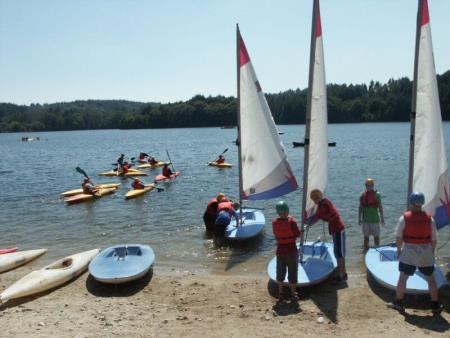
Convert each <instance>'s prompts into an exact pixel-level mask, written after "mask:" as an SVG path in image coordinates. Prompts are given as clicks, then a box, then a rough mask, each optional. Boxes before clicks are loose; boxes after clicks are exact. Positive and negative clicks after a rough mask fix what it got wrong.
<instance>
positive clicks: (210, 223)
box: [203, 193, 225, 233]
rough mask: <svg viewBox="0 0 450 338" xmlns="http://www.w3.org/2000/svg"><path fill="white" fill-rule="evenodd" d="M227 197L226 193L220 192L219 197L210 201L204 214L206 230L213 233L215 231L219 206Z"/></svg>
mask: <svg viewBox="0 0 450 338" xmlns="http://www.w3.org/2000/svg"><path fill="white" fill-rule="evenodd" d="M224 198H225V194H224V193H219V194H218V195H217V197H214V198H213V199H211V200H210V201H209V202H208V205H207V206H206V210H205V212H204V214H203V222H204V223H205V227H206V231H207V232H209V233H212V232H213V231H214V223H215V222H216V218H217V208H218V207H219V203H220V202H222V200H223V199H224Z"/></svg>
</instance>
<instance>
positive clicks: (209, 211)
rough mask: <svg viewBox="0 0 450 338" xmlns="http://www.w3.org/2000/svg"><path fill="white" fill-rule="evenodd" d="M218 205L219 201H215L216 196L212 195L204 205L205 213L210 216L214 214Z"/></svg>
mask: <svg viewBox="0 0 450 338" xmlns="http://www.w3.org/2000/svg"><path fill="white" fill-rule="evenodd" d="M218 206H219V202H217V198H215V197H214V198H213V199H212V200H211V201H209V202H208V205H207V206H206V213H207V214H209V215H211V216H216V214H217V207H218Z"/></svg>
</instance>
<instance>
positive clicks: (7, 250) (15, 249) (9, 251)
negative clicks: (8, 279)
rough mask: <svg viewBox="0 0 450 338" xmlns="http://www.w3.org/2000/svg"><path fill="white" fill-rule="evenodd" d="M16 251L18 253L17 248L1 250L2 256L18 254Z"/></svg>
mask: <svg viewBox="0 0 450 338" xmlns="http://www.w3.org/2000/svg"><path fill="white" fill-rule="evenodd" d="M16 251H17V248H6V249H0V255H3V254H8V253H11V252H16Z"/></svg>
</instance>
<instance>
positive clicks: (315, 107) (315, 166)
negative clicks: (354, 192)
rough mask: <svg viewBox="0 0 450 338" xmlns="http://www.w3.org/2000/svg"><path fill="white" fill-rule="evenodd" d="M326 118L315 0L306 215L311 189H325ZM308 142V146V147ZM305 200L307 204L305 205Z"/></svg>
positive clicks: (305, 195) (320, 42) (306, 139)
mask: <svg viewBox="0 0 450 338" xmlns="http://www.w3.org/2000/svg"><path fill="white" fill-rule="evenodd" d="M327 126H328V117H327V85H326V81H325V63H324V54H323V41H322V25H321V20H320V8H319V1H318V0H315V1H314V8H313V22H312V32H311V51H310V68H309V88H308V107H307V112H306V123H305V127H306V131H305V163H304V166H305V167H304V175H303V180H304V182H303V187H304V189H305V188H306V189H305V190H304V196H303V210H306V212H307V216H308V217H309V216H310V214H311V212H312V210H313V208H314V206H315V205H314V202H313V201H312V200H311V199H310V198H309V194H310V192H311V191H312V190H314V189H319V190H321V191H322V192H323V191H325V189H326V187H327V181H328V132H327ZM308 144H309V146H308ZM305 203H306V205H305Z"/></svg>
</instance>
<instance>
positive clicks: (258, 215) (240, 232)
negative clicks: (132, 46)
mask: <svg viewBox="0 0 450 338" xmlns="http://www.w3.org/2000/svg"><path fill="white" fill-rule="evenodd" d="M242 213H243V214H244V216H243V220H244V222H243V224H240V225H239V226H238V227H236V221H235V220H234V219H232V221H231V222H230V224H229V225H228V226H227V228H226V230H225V238H226V239H227V240H229V241H244V240H248V239H251V238H253V237H256V236H258V235H259V234H261V232H262V231H263V229H264V227H265V225H266V219H265V217H264V214H263V213H262V211H261V210H257V209H242ZM237 214H238V215H239V211H238V212H237Z"/></svg>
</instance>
